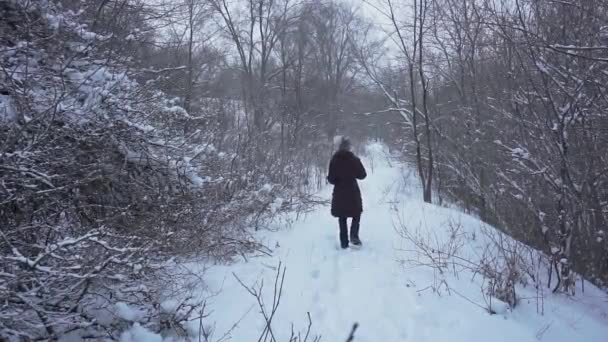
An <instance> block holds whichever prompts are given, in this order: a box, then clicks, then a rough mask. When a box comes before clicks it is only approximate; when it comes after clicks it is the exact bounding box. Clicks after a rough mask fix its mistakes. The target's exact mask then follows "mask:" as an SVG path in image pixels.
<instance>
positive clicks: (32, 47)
mask: <svg viewBox="0 0 608 342" xmlns="http://www.w3.org/2000/svg"><path fill="white" fill-rule="evenodd" d="M93 3H94V4H97V2H87V3H86V4H87V5H91V4H93ZM70 4H72V2H70V1H65V2H53V1H40V2H21V1H3V2H0V11H1V13H2V17H3V20H2V21H1V22H0V34H1V35H0V66H1V67H0V226H1V227H2V228H1V230H0V261H2V262H1V263H0V339H1V340H9V341H13V340H23V339H25V340H30V339H56V338H58V337H60V336H62V335H65V334H77V335H79V336H87V337H92V338H94V337H104V336H105V337H112V338H118V337H119V335H120V332H121V331H123V330H124V329H126V328H127V327H129V326H132V325H133V324H134V323H137V324H138V326H140V327H141V328H142V329H144V328H145V329H149V330H152V331H160V330H161V329H163V328H164V325H166V324H164V323H162V322H166V321H167V319H165V318H163V319H161V317H160V316H161V313H162V310H160V307H161V305H160V303H159V300H160V299H159V298H161V294H162V293H163V291H164V290H165V285H168V284H170V283H171V282H172V281H174V279H171V277H172V276H173V275H172V274H171V273H170V272H165V271H164V270H165V268H166V267H167V266H168V265H170V263H168V260H170V259H171V258H173V257H175V256H192V255H202V256H212V257H218V258H224V259H230V258H231V257H232V256H234V255H237V253H240V252H242V251H243V250H252V249H256V248H258V245H257V243H256V242H255V241H254V240H253V239H252V238H251V234H250V229H249V228H250V227H251V226H252V225H253V224H254V223H257V224H260V225H261V224H262V223H263V222H264V220H268V219H271V218H272V217H273V216H275V215H276V214H277V213H279V212H280V211H283V210H286V209H288V208H293V207H294V206H297V203H298V197H299V196H300V195H301V194H302V193H301V192H300V191H298V187H297V186H295V185H296V184H298V180H297V178H289V177H285V176H283V175H284V174H285V170H288V171H289V170H292V169H296V168H297V166H295V165H285V164H279V163H276V162H275V161H274V159H272V158H271V157H272V156H273V154H270V157H268V158H266V160H265V161H264V162H262V163H260V162H259V161H258V160H254V159H251V158H252V157H249V155H250V153H249V152H250V151H245V152H246V153H243V151H242V150H238V148H243V149H245V147H247V145H246V144H244V143H241V142H240V141H239V142H238V143H235V142H234V141H231V140H230V139H229V137H225V138H221V139H220V138H218V136H217V132H218V131H217V130H216V125H215V124H214V118H213V117H211V116H209V117H206V116H205V115H204V113H203V114H201V115H197V116H196V117H195V116H192V115H190V114H189V113H187V112H186V111H185V110H184V109H183V108H182V107H180V106H179V105H178V104H177V103H176V101H175V99H174V97H171V96H168V95H166V94H165V93H163V92H161V91H159V90H158V89H159V88H158V87H157V85H156V82H157V80H155V79H149V78H148V79H147V80H146V81H145V82H142V81H141V77H139V75H140V73H141V70H140V69H138V66H137V64H138V63H135V62H134V58H133V56H130V55H128V54H125V53H124V52H125V51H126V50H129V49H133V48H134V47H133V45H132V44H135V43H134V42H132V40H124V37H126V36H128V30H132V31H133V33H134V35H136V34H137V32H139V31H137V30H139V29H138V28H134V27H128V28H122V31H121V30H119V28H116V27H114V28H113V29H112V30H110V31H108V30H105V31H98V30H95V26H96V25H95V21H94V20H93V19H95V18H94V17H91V16H90V12H89V11H87V10H82V11H78V10H70V9H69V8H70V7H69V6H68V5H70ZM106 4H107V2H106ZM64 5H65V7H64ZM72 5H74V4H72ZM77 5H78V4H76V5H75V7H78V6H77ZM129 5H133V4H131V3H129ZM89 7H90V6H89ZM100 8H101V7H100ZM127 8H131V7H127ZM4 18H7V20H4ZM96 19H99V18H96ZM104 28H107V27H104ZM136 31H137V32H136ZM118 52H120V53H118ZM139 64H141V63H139ZM218 142H223V143H224V145H225V147H224V148H223V149H222V150H218V147H217V146H216V145H217V143H218ZM235 147H236V148H235ZM247 148H249V149H251V150H255V149H256V146H249V147H247ZM246 157H247V158H250V159H247V158H246ZM256 163H257V164H256ZM281 177H283V178H281ZM286 179H288V180H289V181H286ZM197 305H198V303H196V301H191V302H188V303H187V306H188V308H190V309H191V310H192V311H193V312H196V310H198V309H197ZM190 309H189V310H190ZM180 312H181V311H180ZM178 316H179V317H177V316H176V317H177V318H175V317H174V318H170V319H169V320H168V321H170V322H173V324H172V326H175V324H179V322H180V321H182V320H183V319H184V317H185V316H187V315H184V314H180V315H178ZM175 322H177V323H175Z"/></svg>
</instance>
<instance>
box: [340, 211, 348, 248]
mask: <svg viewBox="0 0 608 342" xmlns="http://www.w3.org/2000/svg"><path fill="white" fill-rule="evenodd" d="M338 223H339V224H340V246H341V247H342V248H346V247H348V227H347V225H346V217H340V218H338Z"/></svg>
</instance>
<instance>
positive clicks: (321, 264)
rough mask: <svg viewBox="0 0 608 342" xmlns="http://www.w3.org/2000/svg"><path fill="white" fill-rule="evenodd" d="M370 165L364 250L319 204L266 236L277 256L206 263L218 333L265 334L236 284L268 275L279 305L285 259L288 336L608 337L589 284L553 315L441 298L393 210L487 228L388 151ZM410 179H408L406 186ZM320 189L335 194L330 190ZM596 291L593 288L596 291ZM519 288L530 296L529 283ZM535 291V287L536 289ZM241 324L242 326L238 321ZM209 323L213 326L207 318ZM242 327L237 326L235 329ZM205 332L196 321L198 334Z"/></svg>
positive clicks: (472, 295) (281, 329) (281, 336)
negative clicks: (426, 195) (425, 187)
mask: <svg viewBox="0 0 608 342" xmlns="http://www.w3.org/2000/svg"><path fill="white" fill-rule="evenodd" d="M370 150H371V153H370V156H369V157H367V158H363V162H364V164H365V166H366V168H367V170H368V178H367V179H366V180H364V181H362V182H360V185H361V188H362V194H363V198H364V213H363V216H362V219H361V234H360V235H361V239H362V240H363V244H364V245H363V247H362V248H361V249H359V250H354V249H348V250H341V249H339V248H338V240H337V229H338V228H337V220H336V219H335V218H333V217H331V215H330V213H329V208H327V207H320V208H318V209H317V210H315V211H314V212H312V213H310V214H309V215H308V216H307V217H306V218H304V219H303V220H300V221H298V222H296V223H295V224H294V225H293V227H292V228H290V229H288V230H283V231H279V232H276V233H271V232H266V233H264V237H263V238H264V239H265V240H266V243H267V244H268V245H269V246H278V247H277V248H276V249H275V251H274V254H273V256H272V257H255V258H250V259H249V260H248V262H241V263H237V264H233V265H229V266H214V267H211V268H210V269H209V270H207V273H206V274H205V279H206V281H207V288H206V290H207V291H211V292H217V293H218V294H217V295H216V296H214V297H211V298H210V299H209V302H208V303H209V306H210V308H211V309H212V312H211V319H212V320H213V321H215V326H214V331H215V338H218V337H220V336H221V335H223V334H224V333H226V332H227V331H230V332H229V336H230V337H231V340H232V341H239V342H240V341H257V338H258V335H259V333H260V332H261V330H262V328H263V325H264V323H263V318H262V316H261V315H260V314H259V308H258V307H257V304H256V301H255V298H254V297H252V296H251V295H250V294H249V293H247V291H246V290H245V289H244V288H243V287H242V286H241V285H240V284H239V283H238V281H237V280H236V278H235V276H234V275H237V276H238V277H239V279H241V280H242V281H243V282H244V283H245V284H247V285H253V284H255V283H256V282H258V284H259V282H260V281H261V280H263V281H264V288H263V293H264V299H265V302H266V305H267V306H268V307H270V306H271V304H272V295H273V282H274V277H275V275H276V267H277V265H278V263H279V262H281V263H282V264H283V265H284V266H286V275H285V283H284V288H283V295H282V298H281V303H280V307H279V310H278V312H277V315H276V317H275V319H274V321H273V330H274V333H275V336H276V337H277V341H288V340H289V335H290V333H291V324H292V323H293V325H294V328H295V330H296V331H298V330H299V331H303V330H305V328H306V326H307V324H308V319H307V312H310V316H311V318H312V324H313V325H312V331H313V333H315V334H319V335H322V339H321V340H322V341H332V342H334V341H345V340H346V338H347V336H348V333H349V332H350V329H351V327H352V325H353V323H355V322H358V323H359V329H358V330H357V331H356V334H355V339H354V340H355V341H361V342H363V341H376V342H385V341H417V342H418V341H429V342H430V341H450V342H458V341H467V342H470V341H517V342H524V341H538V340H544V341H552V342H555V341H573V340H582V341H588V342H593V341H598V342H600V341H604V342H605V341H608V318H607V317H606V312H608V305H607V303H606V297H605V296H604V295H602V293H601V292H600V291H599V290H597V289H593V288H591V286H590V285H587V289H586V290H587V291H586V293H585V295H582V296H577V297H575V298H574V299H567V298H565V297H563V296H552V295H549V297H548V298H546V300H545V303H544V305H545V314H544V315H542V316H541V315H539V314H537V313H536V310H537V306H536V302H535V301H531V300H528V301H526V300H525V299H524V300H523V301H522V304H521V305H520V306H518V307H517V308H516V310H514V311H513V312H505V313H503V314H498V315H489V314H488V313H487V312H485V311H484V310H483V309H481V308H480V307H477V306H475V305H473V304H471V303H470V302H468V301H467V300H465V299H463V298H462V297H460V296H457V295H455V294H454V293H452V294H451V295H448V294H447V293H445V292H444V293H443V295H442V296H438V295H437V294H435V293H433V292H432V291H431V290H429V289H426V288H427V286H428V285H430V284H431V283H432V282H433V279H434V277H433V272H432V270H430V269H424V268H416V269H406V268H404V267H403V266H402V264H401V263H399V262H398V260H399V259H400V258H403V252H401V251H399V250H400V249H401V248H403V247H404V242H403V241H402V239H401V238H400V236H399V234H398V233H397V231H396V230H395V228H394V222H393V221H394V219H395V210H394V208H395V207H398V208H399V211H400V212H401V213H404V214H403V215H404V218H405V219H406V220H407V224H408V225H410V226H417V227H420V228H421V229H427V230H442V229H443V227H442V225H445V224H446V222H447V221H448V220H450V219H451V220H457V221H458V222H460V223H461V224H462V225H463V226H479V225H481V223H480V222H479V221H477V220H475V219H474V218H472V217H470V216H467V215H464V214H461V213H459V212H458V211H455V210H450V209H446V208H440V207H436V206H432V205H427V204H424V203H422V201H421V196H420V195H419V189H417V187H416V185H415V184H416V182H415V181H413V180H409V181H408V180H407V177H406V178H405V179H406V181H405V182H403V180H404V177H403V176H402V174H403V170H402V169H401V168H400V167H399V165H397V164H395V163H391V162H389V161H388V159H387V158H386V153H385V151H384V150H383V148H382V146H379V145H373V146H371V147H370ZM404 184H405V186H404ZM321 195H322V196H325V197H326V198H329V197H330V195H331V189H330V188H327V189H325V190H324V191H323V192H322V193H321ZM462 278H467V279H460V280H456V279H455V280H454V283H450V286H451V287H453V288H454V289H458V292H459V293H460V294H463V295H465V296H466V297H467V298H469V299H472V300H473V301H481V300H482V299H481V296H480V293H479V292H480V291H479V284H478V283H475V282H471V280H470V279H469V277H462ZM590 288H591V289H590ZM521 291H522V292H520V295H523V296H526V292H525V291H527V290H521ZM529 291H531V292H530V296H532V293H534V291H532V290H529ZM236 322H238V324H237V325H236V326H234V325H235V323H236ZM208 324H211V323H210V322H208ZM233 326H234V327H233ZM196 329H198V322H197V323H196V326H194V325H193V327H192V330H193V331H192V332H193V333H195V332H196Z"/></svg>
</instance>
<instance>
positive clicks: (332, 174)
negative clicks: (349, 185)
mask: <svg viewBox="0 0 608 342" xmlns="http://www.w3.org/2000/svg"><path fill="white" fill-rule="evenodd" d="M327 181H328V182H329V184H332V185H336V183H337V182H338V177H337V176H336V166H335V161H334V159H333V158H332V159H331V161H330V162H329V173H328V175H327Z"/></svg>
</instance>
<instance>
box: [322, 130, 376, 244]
mask: <svg viewBox="0 0 608 342" xmlns="http://www.w3.org/2000/svg"><path fill="white" fill-rule="evenodd" d="M366 176H367V174H366V172H365V168H364V167H363V164H362V163H361V160H360V159H359V158H358V157H357V156H355V154H354V153H353V152H351V143H350V140H349V139H348V138H345V137H342V138H341V140H340V145H339V147H338V151H337V152H336V153H334V155H333V157H332V158H331V161H330V163H329V174H328V176H327V181H328V182H329V183H330V184H333V185H334V191H333V194H332V199H331V214H332V216H334V217H337V218H338V223H339V226H340V246H341V247H342V248H348V242H349V235H350V242H351V243H352V244H353V245H357V246H360V245H361V239H359V221H360V219H361V213H362V212H363V204H362V201H361V190H359V185H358V184H357V179H364V178H365V177H366ZM349 217H351V218H352V222H351V225H350V234H348V229H347V218H349Z"/></svg>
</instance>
